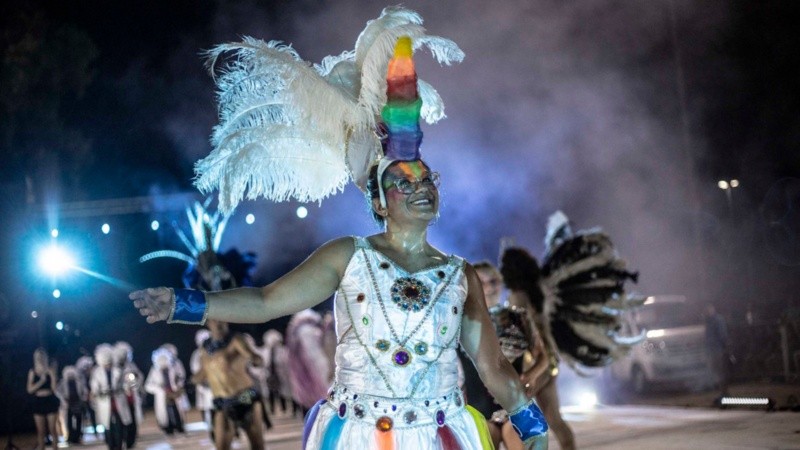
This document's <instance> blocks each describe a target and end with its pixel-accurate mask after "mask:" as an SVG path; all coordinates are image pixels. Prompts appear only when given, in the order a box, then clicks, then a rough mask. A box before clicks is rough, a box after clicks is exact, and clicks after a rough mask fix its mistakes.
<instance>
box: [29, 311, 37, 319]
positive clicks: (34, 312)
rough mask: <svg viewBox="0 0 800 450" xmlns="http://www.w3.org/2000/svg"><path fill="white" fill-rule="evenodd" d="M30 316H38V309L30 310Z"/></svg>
mask: <svg viewBox="0 0 800 450" xmlns="http://www.w3.org/2000/svg"><path fill="white" fill-rule="evenodd" d="M31 317H33V318H34V319H35V318H37V317H39V312H38V311H31Z"/></svg>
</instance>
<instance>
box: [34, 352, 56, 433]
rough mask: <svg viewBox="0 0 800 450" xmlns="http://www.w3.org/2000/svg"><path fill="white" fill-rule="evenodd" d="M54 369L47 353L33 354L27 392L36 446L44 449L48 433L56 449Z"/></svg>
mask: <svg viewBox="0 0 800 450" xmlns="http://www.w3.org/2000/svg"><path fill="white" fill-rule="evenodd" d="M57 382H58V378H57V377H56V367H55V364H54V363H51V362H50V360H49V358H48V356H47V352H46V351H45V349H43V348H37V349H36V350H35V351H34V352H33V368H32V369H30V370H29V371H28V383H27V391H28V394H30V395H31V402H32V403H33V408H32V409H33V421H34V423H35V424H36V446H37V448H41V449H44V448H45V442H46V439H47V435H48V433H49V434H50V435H51V436H52V438H51V439H52V445H53V448H54V449H55V448H58V432H57V431H56V419H57V418H58V409H59V407H60V402H59V400H58V397H56V395H55V392H56V383H57Z"/></svg>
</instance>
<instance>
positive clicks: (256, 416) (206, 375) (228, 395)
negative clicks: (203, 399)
mask: <svg viewBox="0 0 800 450" xmlns="http://www.w3.org/2000/svg"><path fill="white" fill-rule="evenodd" d="M206 326H207V327H208V329H209V331H210V332H211V337H210V338H209V339H206V340H205V342H203V347H202V350H201V353H200V370H199V371H198V372H197V373H196V374H195V375H194V376H193V377H192V382H193V383H195V384H202V383H208V386H209V388H210V389H211V392H212V393H213V395H214V401H213V403H214V415H213V417H214V419H213V424H214V445H215V447H216V448H217V449H218V450H227V449H229V448H231V442H232V440H233V436H234V434H235V432H236V428H241V429H243V430H244V431H245V433H246V434H247V439H248V440H249V441H250V448H252V449H263V448H264V436H263V433H264V429H263V427H262V423H264V403H263V401H262V397H261V395H260V393H259V391H258V389H257V388H256V385H255V383H254V381H253V379H252V377H251V376H250V374H249V373H248V366H249V365H251V364H252V365H255V366H261V365H262V364H263V361H262V359H261V357H260V356H259V355H258V354H256V352H255V351H253V349H252V348H250V346H249V345H248V344H247V342H245V340H244V339H243V337H242V335H240V334H233V333H231V332H230V330H229V329H228V324H227V323H225V322H221V321H218V320H208V322H207V323H206Z"/></svg>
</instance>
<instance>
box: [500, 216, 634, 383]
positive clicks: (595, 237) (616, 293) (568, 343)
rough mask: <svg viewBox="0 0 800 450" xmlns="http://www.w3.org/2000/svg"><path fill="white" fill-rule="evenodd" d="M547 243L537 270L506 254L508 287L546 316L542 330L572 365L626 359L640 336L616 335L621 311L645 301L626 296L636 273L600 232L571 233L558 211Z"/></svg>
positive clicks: (517, 252)
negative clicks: (526, 295)
mask: <svg viewBox="0 0 800 450" xmlns="http://www.w3.org/2000/svg"><path fill="white" fill-rule="evenodd" d="M545 244H546V246H547V253H546V254H545V256H544V258H543V260H542V265H541V268H539V266H538V264H537V263H536V260H535V259H534V258H533V257H531V256H530V255H528V254H527V252H525V250H524V249H518V248H509V249H507V250H506V253H505V254H504V255H503V267H502V269H501V271H502V273H503V277H504V281H505V282H506V284H507V285H508V286H509V288H510V289H512V290H514V289H522V290H525V291H526V293H528V296H529V297H530V298H531V302H532V306H533V307H534V308H535V309H536V311H537V312H539V313H540V314H541V315H542V316H544V318H545V320H543V321H542V327H543V328H544V329H543V330H540V331H542V332H543V334H546V336H545V339H546V340H552V342H554V343H555V346H556V347H557V348H558V351H559V353H560V355H561V356H563V357H564V358H565V360H566V361H567V362H568V363H570V364H571V365H572V366H573V367H576V365H581V366H587V367H600V366H605V365H608V364H610V363H611V362H613V361H614V360H615V359H617V358H619V357H621V356H624V355H625V354H626V353H627V352H628V351H629V350H630V347H631V346H632V345H634V344H635V343H637V342H639V341H641V339H642V338H643V336H621V335H620V334H619V331H620V328H621V327H620V325H621V314H622V312H623V311H625V310H627V309H630V308H633V307H636V306H639V305H641V304H642V302H643V301H644V297H641V296H634V295H628V294H626V292H625V282H626V281H627V280H632V281H633V282H636V281H637V279H638V273H634V272H629V271H628V270H627V269H626V263H625V261H624V260H622V259H621V258H620V257H619V256H618V255H617V252H616V250H615V249H614V246H613V244H612V242H611V239H610V238H609V237H608V235H606V234H605V233H603V232H602V231H601V230H600V229H599V228H593V229H589V230H581V231H578V232H574V233H573V232H572V229H571V227H570V226H569V220H568V219H567V216H566V215H564V213H562V212H561V211H558V212H557V213H555V214H554V215H553V216H551V218H550V221H549V223H548V230H547V239H546V242H545ZM526 255H527V256H526ZM537 302H541V303H537Z"/></svg>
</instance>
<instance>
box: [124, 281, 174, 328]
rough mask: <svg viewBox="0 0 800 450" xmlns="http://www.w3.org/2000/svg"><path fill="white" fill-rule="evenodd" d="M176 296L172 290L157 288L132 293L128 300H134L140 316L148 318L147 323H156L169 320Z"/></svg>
mask: <svg viewBox="0 0 800 450" xmlns="http://www.w3.org/2000/svg"><path fill="white" fill-rule="evenodd" d="M174 295H175V291H174V290H173V289H172V288H166V287H157V288H147V289H143V290H141V291H134V292H131V293H130V294H128V298H130V299H131V300H133V306H135V307H136V308H137V309H138V310H139V314H141V315H143V316H145V317H146V318H147V323H156V322H160V321H162V320H167V319H168V318H169V312H170V309H171V308H172V298H173V296H174Z"/></svg>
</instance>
